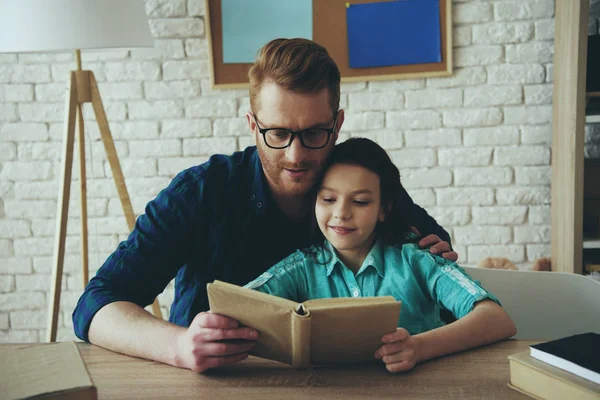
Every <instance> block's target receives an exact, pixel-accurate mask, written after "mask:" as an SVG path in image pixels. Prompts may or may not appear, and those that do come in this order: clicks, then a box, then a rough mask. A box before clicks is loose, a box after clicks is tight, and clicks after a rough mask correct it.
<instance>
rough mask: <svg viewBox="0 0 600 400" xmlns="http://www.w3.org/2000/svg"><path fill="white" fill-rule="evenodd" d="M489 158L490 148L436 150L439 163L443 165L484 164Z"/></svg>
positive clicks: (486, 163)
mask: <svg viewBox="0 0 600 400" xmlns="http://www.w3.org/2000/svg"><path fill="white" fill-rule="evenodd" d="M491 159H492V149H491V148H475V149H474V148H460V149H439V150H438V160H439V164H440V165H445V166H462V167H475V166H484V165H489V163H490V161H491Z"/></svg>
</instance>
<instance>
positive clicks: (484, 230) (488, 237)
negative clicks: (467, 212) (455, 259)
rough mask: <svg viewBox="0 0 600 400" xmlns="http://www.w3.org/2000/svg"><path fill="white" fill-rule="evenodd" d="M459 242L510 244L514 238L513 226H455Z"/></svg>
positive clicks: (470, 243) (455, 235) (455, 233)
mask: <svg viewBox="0 0 600 400" xmlns="http://www.w3.org/2000/svg"><path fill="white" fill-rule="evenodd" d="M454 237H455V238H456V242H457V243H465V244H466V243H468V244H469V245H476V244H508V243H510V242H511V239H512V232H511V228H510V227H507V226H492V227H490V226H473V225H471V226H464V227H462V226H461V227H456V228H454Z"/></svg>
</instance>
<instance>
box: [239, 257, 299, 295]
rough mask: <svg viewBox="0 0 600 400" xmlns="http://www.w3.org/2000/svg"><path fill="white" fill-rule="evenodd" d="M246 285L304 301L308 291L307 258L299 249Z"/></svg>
mask: <svg viewBox="0 0 600 400" xmlns="http://www.w3.org/2000/svg"><path fill="white" fill-rule="evenodd" d="M244 287H245V288H248V289H253V290H256V291H259V292H263V293H267V294H272V295H273V296H277V297H283V298H285V299H288V300H292V301H295V302H302V301H304V300H306V293H308V289H307V276H306V258H305V257H304V255H303V254H302V252H301V251H297V252H295V253H293V254H291V255H290V256H288V257H286V258H284V259H283V260H282V261H280V262H278V263H277V264H275V265H274V266H272V267H271V268H269V269H268V270H267V271H266V272H264V273H263V274H262V275H260V276H259V277H258V278H256V279H254V280H253V281H251V282H249V283H247V284H246V285H244Z"/></svg>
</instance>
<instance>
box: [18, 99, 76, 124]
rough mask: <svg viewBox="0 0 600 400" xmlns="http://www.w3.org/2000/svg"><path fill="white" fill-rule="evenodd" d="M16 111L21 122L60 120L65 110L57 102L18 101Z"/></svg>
mask: <svg viewBox="0 0 600 400" xmlns="http://www.w3.org/2000/svg"><path fill="white" fill-rule="evenodd" d="M18 111H19V116H20V117H21V120H22V121H23V122H61V121H63V119H64V111H65V110H64V105H63V104H59V103H30V104H25V103H19V105H18Z"/></svg>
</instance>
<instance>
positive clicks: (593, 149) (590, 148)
mask: <svg viewBox="0 0 600 400" xmlns="http://www.w3.org/2000/svg"><path fill="white" fill-rule="evenodd" d="M583 156H584V158H600V145H597V144H592V143H586V144H585V147H584V149H583Z"/></svg>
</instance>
